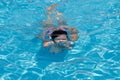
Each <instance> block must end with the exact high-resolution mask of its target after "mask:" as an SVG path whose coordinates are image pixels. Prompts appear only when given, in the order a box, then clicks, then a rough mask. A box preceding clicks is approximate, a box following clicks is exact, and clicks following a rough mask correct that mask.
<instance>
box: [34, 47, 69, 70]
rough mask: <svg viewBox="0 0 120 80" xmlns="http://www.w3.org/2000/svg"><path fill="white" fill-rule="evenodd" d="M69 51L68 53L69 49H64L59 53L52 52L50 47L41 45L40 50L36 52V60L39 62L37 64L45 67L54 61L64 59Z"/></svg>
mask: <svg viewBox="0 0 120 80" xmlns="http://www.w3.org/2000/svg"><path fill="white" fill-rule="evenodd" d="M67 53H68V51H67V50H64V51H62V52H59V53H52V52H50V48H49V47H48V48H44V47H41V48H40V50H39V52H38V53H37V54H36V61H37V63H38V64H37V65H38V66H39V67H40V68H45V67H47V66H48V65H49V64H51V63H52V62H62V61H64V58H65V56H66V54H67Z"/></svg>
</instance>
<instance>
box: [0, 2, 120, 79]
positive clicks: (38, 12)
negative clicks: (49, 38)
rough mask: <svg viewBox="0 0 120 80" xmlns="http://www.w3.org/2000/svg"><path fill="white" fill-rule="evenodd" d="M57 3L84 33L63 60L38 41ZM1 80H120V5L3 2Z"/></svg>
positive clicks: (71, 23)
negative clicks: (43, 21)
mask: <svg viewBox="0 0 120 80" xmlns="http://www.w3.org/2000/svg"><path fill="white" fill-rule="evenodd" d="M54 3H57V4H58V6H57V10H58V11H61V12H62V13H63V14H64V17H65V19H66V22H67V24H68V25H69V26H72V27H75V28H77V29H78V30H79V39H78V40H77V41H76V42H75V46H74V47H73V49H72V50H68V51H63V52H61V53H59V54H51V52H50V51H49V48H43V47H42V46H41V45H42V44H41V43H42V41H41V40H40V39H38V38H36V35H37V34H38V33H40V32H41V28H42V27H43V26H42V25H41V23H40V22H41V21H42V20H44V19H46V7H48V6H49V5H51V4H54ZM0 80H120V0H0Z"/></svg>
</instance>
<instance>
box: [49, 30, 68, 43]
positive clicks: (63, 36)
mask: <svg viewBox="0 0 120 80" xmlns="http://www.w3.org/2000/svg"><path fill="white" fill-rule="evenodd" d="M51 38H52V40H53V42H55V43H59V42H67V41H68V34H67V32H66V31H63V30H55V31H54V32H53V33H52V34H51Z"/></svg>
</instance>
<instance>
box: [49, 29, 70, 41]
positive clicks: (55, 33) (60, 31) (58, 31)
mask: <svg viewBox="0 0 120 80" xmlns="http://www.w3.org/2000/svg"><path fill="white" fill-rule="evenodd" d="M62 34H65V35H66V36H67V32H66V31H63V30H55V31H54V32H52V33H51V38H52V40H53V41H54V39H55V38H56V37H58V36H59V35H62ZM67 38H68V36H67Z"/></svg>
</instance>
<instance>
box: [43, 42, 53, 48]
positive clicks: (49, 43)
mask: <svg viewBox="0 0 120 80" xmlns="http://www.w3.org/2000/svg"><path fill="white" fill-rule="evenodd" d="M51 44H54V43H53V42H52V41H45V42H43V47H48V46H50V45H51Z"/></svg>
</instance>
